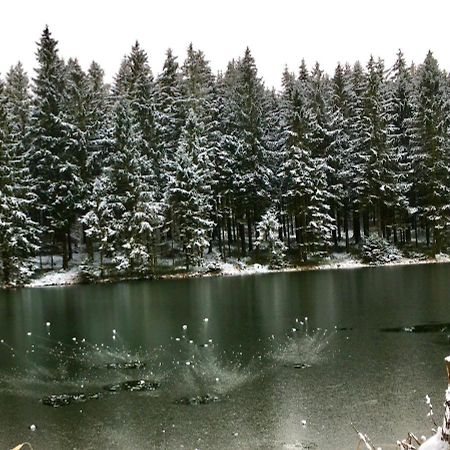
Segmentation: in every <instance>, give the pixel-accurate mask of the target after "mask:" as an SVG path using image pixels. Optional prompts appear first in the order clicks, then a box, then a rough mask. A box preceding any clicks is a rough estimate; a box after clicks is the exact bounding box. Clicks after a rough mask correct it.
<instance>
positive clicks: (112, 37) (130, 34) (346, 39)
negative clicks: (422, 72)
mask: <svg viewBox="0 0 450 450" xmlns="http://www.w3.org/2000/svg"><path fill="white" fill-rule="evenodd" d="M4 3H5V4H3V5H2V13H1V16H0V42H1V46H0V48H1V52H0V72H1V73H2V74H4V73H5V72H6V71H7V70H8V69H9V67H10V66H11V65H12V64H15V63H16V62H17V61H18V60H21V61H22V62H23V64H24V66H25V68H26V70H27V71H28V73H29V74H30V75H33V73H34V72H33V69H34V68H35V67H36V62H35V52H36V41H37V40H38V39H39V37H40V35H41V32H42V30H43V28H44V26H45V25H46V24H48V25H49V27H50V30H51V32H52V33H53V36H54V37H55V38H56V39H57V40H58V41H59V49H60V54H61V56H63V57H64V58H66V59H67V58H69V57H77V58H78V59H79V61H80V63H81V64H82V66H83V67H84V68H87V67H88V65H89V63H90V61H92V60H96V61H97V62H98V63H100V65H101V66H102V67H103V69H104V70H105V73H106V80H107V81H110V80H111V79H112V78H113V76H114V74H115V72H116V71H117V69H118V67H119V64H120V61H121V59H122V56H123V55H124V54H126V53H128V52H129V50H130V48H131V45H132V44H133V43H134V41H135V40H136V39H137V40H138V41H139V42H140V43H141V45H142V47H143V48H144V49H145V50H146V51H147V53H148V55H149V60H150V65H151V67H152V69H153V72H154V73H158V72H159V71H160V70H161V68H162V64H163V61H164V56H165V50H166V49H167V48H168V47H171V48H172V49H173V50H174V52H175V54H176V55H178V57H179V61H180V62H182V61H183V59H184V55H185V52H186V48H187V46H188V44H189V42H192V43H193V44H194V47H195V48H199V49H201V50H203V52H204V53H205V54H206V57H207V59H208V60H209V61H210V62H211V66H212V69H213V70H214V71H218V70H225V68H226V65H227V62H228V61H229V60H231V59H232V58H237V57H239V56H241V55H242V54H243V52H244V50H245V47H246V46H249V47H250V49H251V50H252V53H253V56H254V57H255V59H256V63H257V66H258V70H259V74H260V75H261V76H262V77H263V78H264V80H265V82H266V85H267V86H275V87H279V85H280V79H281V73H282V71H283V68H284V66H285V65H287V66H288V67H289V68H290V69H291V70H295V71H297V68H298V66H299V63H300V61H301V59H302V58H305V60H306V62H307V64H308V66H309V67H311V66H312V65H313V64H314V63H315V61H319V62H320V64H321V65H322V67H323V68H324V69H325V70H326V71H327V72H328V73H330V74H331V73H333V71H334V67H335V65H336V63H337V62H338V61H341V62H346V61H348V62H351V63H353V62H354V61H356V60H357V59H359V60H360V61H361V62H363V63H366V62H367V60H368V58H369V56H370V54H373V55H375V56H380V57H381V58H383V59H384V60H385V61H386V64H387V65H390V64H392V63H393V61H394V60H395V54H396V52H397V50H398V49H399V48H401V49H402V50H403V52H404V53H405V56H406V58H407V60H408V61H411V60H414V61H415V62H416V63H419V62H422V61H423V59H424V57H425V55H426V53H427V51H428V49H431V50H432V51H433V52H434V54H435V56H436V57H437V58H438V60H439V62H440V65H441V67H442V68H444V69H446V70H450V14H449V13H450V1H449V0H422V1H417V0H410V1H407V0H372V1H369V0H335V1H333V0H260V1H256V0H255V1H251V0H224V1H216V0H157V1H154V0H147V1H145V0H121V1H116V0H110V1H107V0H104V1H101V0H77V1H70V2H69V1H65V0H10V1H5V2H4Z"/></svg>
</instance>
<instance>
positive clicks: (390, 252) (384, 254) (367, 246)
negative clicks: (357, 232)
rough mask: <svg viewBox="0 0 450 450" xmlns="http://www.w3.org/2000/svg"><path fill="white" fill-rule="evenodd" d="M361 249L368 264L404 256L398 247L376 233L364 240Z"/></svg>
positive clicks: (363, 258)
mask: <svg viewBox="0 0 450 450" xmlns="http://www.w3.org/2000/svg"><path fill="white" fill-rule="evenodd" d="M360 251H361V259H362V260H363V262H365V263H366V264H374V265H376V264H385V263H388V262H392V261H397V260H398V259H400V258H401V257H402V254H401V253H400V251H399V250H398V249H397V247H395V246H394V245H393V244H390V243H389V242H388V241H386V239H383V238H381V237H379V236H378V235H375V234H374V235H371V236H369V237H367V238H365V239H364V240H363V242H362V245H361V249H360Z"/></svg>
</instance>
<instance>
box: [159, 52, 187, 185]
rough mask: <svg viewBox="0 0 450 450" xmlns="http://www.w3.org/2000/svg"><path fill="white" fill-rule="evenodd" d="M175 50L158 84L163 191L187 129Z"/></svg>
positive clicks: (167, 59)
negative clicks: (180, 141)
mask: <svg viewBox="0 0 450 450" xmlns="http://www.w3.org/2000/svg"><path fill="white" fill-rule="evenodd" d="M176 59H177V58H176V57H175V56H174V55H173V53H172V50H170V49H169V50H168V51H167V53H166V60H165V62H164V66H163V71H162V73H161V74H160V75H159V76H158V79H157V82H156V94H155V96H156V100H155V103H156V131H157V148H158V154H159V155H160V157H161V165H162V179H161V180H160V183H161V189H162V190H164V189H165V188H166V186H167V183H168V173H169V172H170V171H171V170H172V169H173V161H174V158H175V154H176V150H177V147H178V140H179V138H180V133H181V129H182V127H183V107H182V96H181V87H180V73H179V69H178V63H177V61H176Z"/></svg>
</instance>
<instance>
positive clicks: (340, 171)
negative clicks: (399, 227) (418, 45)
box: [326, 64, 351, 250]
mask: <svg viewBox="0 0 450 450" xmlns="http://www.w3.org/2000/svg"><path fill="white" fill-rule="evenodd" d="M331 87H332V94H331V98H330V100H329V104H328V109H329V111H328V113H329V121H328V126H327V132H328V134H329V136H330V140H329V143H328V148H327V149H326V155H327V156H326V166H327V181H328V194H329V202H330V214H331V215H332V217H333V218H334V220H335V223H336V227H337V229H336V230H334V231H333V240H334V245H335V247H337V245H338V241H339V240H340V239H341V228H342V227H343V228H344V233H345V245H346V249H347V250H348V248H349V222H348V219H349V211H350V184H351V178H350V173H351V167H350V165H349V164H348V163H349V158H348V156H349V155H348V154H349V148H350V130H349V113H348V101H349V95H348V91H347V85H346V82H345V76H344V69H343V67H342V66H341V65H340V64H338V66H337V67H336V70H335V73H334V77H333V79H332V82H331Z"/></svg>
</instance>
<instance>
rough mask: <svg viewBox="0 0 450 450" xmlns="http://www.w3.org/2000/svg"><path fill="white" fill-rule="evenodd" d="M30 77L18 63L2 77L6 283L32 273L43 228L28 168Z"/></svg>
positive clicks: (0, 248) (1, 245)
mask: <svg viewBox="0 0 450 450" xmlns="http://www.w3.org/2000/svg"><path fill="white" fill-rule="evenodd" d="M29 106H30V97H29V93H28V79H27V77H26V75H25V73H24V72H23V69H22V66H21V65H20V64H18V65H17V66H16V67H13V68H11V70H10V71H9V73H8V75H7V84H6V88H5V84H4V82H3V81H2V80H0V258H1V262H2V271H3V282H4V284H6V285H9V284H20V283H22V282H24V281H25V280H26V279H27V278H28V276H29V275H30V274H31V271H32V265H31V264H28V261H29V257H30V256H33V255H35V254H36V252H37V250H38V248H39V247H38V245H39V237H40V236H39V228H38V225H37V223H36V222H35V221H34V220H33V219H32V217H31V213H32V207H33V204H34V203H35V202H36V195H35V194H34V193H33V191H32V187H33V185H32V183H31V180H30V177H29V172H28V167H27V156H28V155H27V152H26V147H25V146H26V136H27V128H28V121H29Z"/></svg>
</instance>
